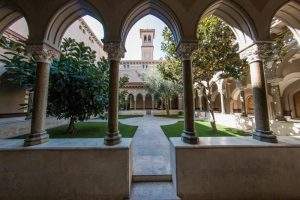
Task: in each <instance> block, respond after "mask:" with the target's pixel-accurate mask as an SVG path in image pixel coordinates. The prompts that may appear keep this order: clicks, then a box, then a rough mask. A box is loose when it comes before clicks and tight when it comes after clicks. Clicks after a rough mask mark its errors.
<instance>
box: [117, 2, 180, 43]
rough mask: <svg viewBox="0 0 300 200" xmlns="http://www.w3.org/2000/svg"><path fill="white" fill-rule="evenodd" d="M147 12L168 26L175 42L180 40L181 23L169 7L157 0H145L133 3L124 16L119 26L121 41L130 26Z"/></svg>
mask: <svg viewBox="0 0 300 200" xmlns="http://www.w3.org/2000/svg"><path fill="white" fill-rule="evenodd" d="M149 14H151V15H153V16H155V17H157V18H159V19H160V20H162V21H163V22H164V23H165V24H166V25H167V26H168V27H169V28H170V30H171V31H172V33H173V36H174V38H175V41H176V42H177V43H178V42H179V41H180V40H181V38H182V35H183V33H182V29H181V24H180V22H179V20H178V18H177V16H176V15H175V13H174V12H173V11H172V10H171V9H170V7H169V6H168V5H167V4H165V3H163V2H162V1H159V0H146V1H142V2H141V3H138V4H137V5H135V7H133V8H132V9H131V10H130V11H129V12H128V14H127V15H126V16H125V17H124V20H123V21H122V26H121V27H120V38H121V41H122V42H123V43H125V40H126V37H127V35H128V33H129V31H130V29H131V28H132V26H133V25H134V24H135V23H136V22H137V21H139V20H140V19H141V18H143V17H145V16H147V15H149Z"/></svg>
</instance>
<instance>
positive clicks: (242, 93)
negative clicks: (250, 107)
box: [240, 89, 247, 117]
mask: <svg viewBox="0 0 300 200" xmlns="http://www.w3.org/2000/svg"><path fill="white" fill-rule="evenodd" d="M240 96H241V102H242V116H243V117H247V110H246V98H245V91H244V89H241V93H240Z"/></svg>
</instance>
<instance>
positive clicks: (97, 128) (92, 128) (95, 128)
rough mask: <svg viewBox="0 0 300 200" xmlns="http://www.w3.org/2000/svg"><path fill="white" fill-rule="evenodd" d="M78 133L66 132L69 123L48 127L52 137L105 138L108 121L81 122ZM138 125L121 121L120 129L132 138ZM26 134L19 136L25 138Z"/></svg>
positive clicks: (123, 134)
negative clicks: (130, 124)
mask: <svg viewBox="0 0 300 200" xmlns="http://www.w3.org/2000/svg"><path fill="white" fill-rule="evenodd" d="M75 126H76V130H77V133H76V134H73V135H70V134H67V133H66V130H67V127H68V125H64V126H59V127H56V128H52V129H48V130H47V133H48V134H49V136H50V138H104V136H105V133H106V132H107V123H106V122H79V123H77V124H76V125H75ZM136 129H137V126H129V125H125V124H121V123H119V130H120V133H121V134H122V137H124V138H132V137H133V135H134V133H135V131H136ZM24 137H25V136H20V137H17V138H19V139H21V138H22V139H23V138H24Z"/></svg>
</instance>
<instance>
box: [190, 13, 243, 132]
mask: <svg viewBox="0 0 300 200" xmlns="http://www.w3.org/2000/svg"><path fill="white" fill-rule="evenodd" d="M197 38H198V49H197V50H196V51H195V52H194V54H193V66H194V80H195V82H197V83H198V84H199V85H202V87H204V88H205V91H206V95H207V99H208V107H209V111H210V113H211V115H212V121H211V124H212V127H213V128H214V129H215V130H216V123H215V118H214V112H213V108H212V106H211V103H212V102H211V96H212V94H211V83H210V81H211V79H212V78H213V77H214V76H215V74H216V73H220V76H219V78H227V77H233V78H235V79H241V77H245V76H246V74H247V70H248V65H247V63H246V61H245V60H241V59H240V57H239V54H238V53H237V51H236V50H237V45H235V44H233V42H234V41H235V37H234V34H233V32H232V31H231V29H230V27H229V26H228V25H227V24H225V23H224V22H223V21H221V20H220V19H219V18H217V17H214V16H210V17H207V18H205V19H204V20H202V21H201V22H200V23H199V25H198V29H197Z"/></svg>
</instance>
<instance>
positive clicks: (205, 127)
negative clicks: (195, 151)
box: [161, 121, 248, 137]
mask: <svg viewBox="0 0 300 200" xmlns="http://www.w3.org/2000/svg"><path fill="white" fill-rule="evenodd" d="M183 126H184V122H183V121H180V122H177V123H175V124H171V125H166V126H161V128H162V130H163V131H164V133H165V134H166V135H167V137H180V136H181V134H182V131H183ZM195 128H196V131H197V135H198V136H199V137H224V136H225V137H238V136H248V135H247V133H245V132H244V131H242V130H238V129H234V128H228V127H225V126H222V125H217V129H218V132H217V133H215V132H213V131H212V128H211V126H210V123H209V122H207V121H196V122H195Z"/></svg>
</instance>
